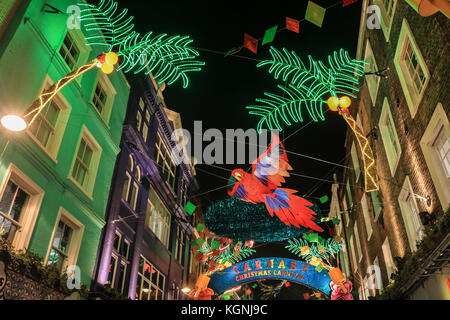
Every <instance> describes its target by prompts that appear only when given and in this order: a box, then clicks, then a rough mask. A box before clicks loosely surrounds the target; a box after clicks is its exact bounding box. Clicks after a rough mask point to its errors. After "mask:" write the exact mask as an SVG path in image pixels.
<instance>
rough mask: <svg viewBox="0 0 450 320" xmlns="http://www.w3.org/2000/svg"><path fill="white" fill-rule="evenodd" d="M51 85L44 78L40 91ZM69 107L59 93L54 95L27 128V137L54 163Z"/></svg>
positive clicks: (49, 81) (49, 80) (48, 80)
mask: <svg viewBox="0 0 450 320" xmlns="http://www.w3.org/2000/svg"><path fill="white" fill-rule="evenodd" d="M50 85H51V79H50V78H49V77H48V76H46V79H45V81H44V85H43V87H42V90H41V92H42V91H44V89H46V88H48V87H49V86H50ZM70 110H71V107H70V105H69V104H68V102H67V101H66V100H65V99H64V96H62V94H61V93H59V94H58V95H56V96H55V97H54V98H53V99H52V100H51V101H50V102H49V103H47V105H46V106H45V108H44V109H43V110H42V111H41V112H40V113H38V114H37V115H35V118H34V121H33V123H32V124H31V125H30V126H29V127H28V129H27V134H28V136H29V137H30V138H31V139H32V140H33V141H34V142H36V144H37V145H38V146H39V147H40V148H41V149H42V150H43V151H44V152H45V153H46V154H47V155H48V156H50V158H51V159H52V160H53V161H54V162H56V156H57V154H58V150H59V146H60V144H61V141H62V138H63V136H64V131H65V128H66V125H67V123H68V119H69V115H70Z"/></svg>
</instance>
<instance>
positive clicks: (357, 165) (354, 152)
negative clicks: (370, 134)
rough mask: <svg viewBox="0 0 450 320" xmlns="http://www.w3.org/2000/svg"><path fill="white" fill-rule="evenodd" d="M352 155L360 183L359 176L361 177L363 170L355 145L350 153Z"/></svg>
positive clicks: (353, 144)
mask: <svg viewBox="0 0 450 320" xmlns="http://www.w3.org/2000/svg"><path fill="white" fill-rule="evenodd" d="M350 153H351V155H352V161H353V168H354V169H355V175H356V181H358V179H359V176H360V175H361V169H360V167H359V159H358V152H357V151H356V146H355V143H354V142H353V143H352V149H351V151H350Z"/></svg>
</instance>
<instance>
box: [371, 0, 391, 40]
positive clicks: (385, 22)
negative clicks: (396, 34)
mask: <svg viewBox="0 0 450 320" xmlns="http://www.w3.org/2000/svg"><path fill="white" fill-rule="evenodd" d="M392 2H393V3H394V4H393V5H392V12H391V13H390V14H389V13H388V11H387V8H386V6H385V4H384V2H383V1H382V0H374V1H373V3H374V4H375V5H377V6H378V7H379V8H380V14H381V17H380V18H381V19H379V20H380V25H381V30H382V32H383V35H384V37H385V38H386V42H389V37H390V35H391V30H392V22H393V21H394V15H395V11H396V9H397V0H392Z"/></svg>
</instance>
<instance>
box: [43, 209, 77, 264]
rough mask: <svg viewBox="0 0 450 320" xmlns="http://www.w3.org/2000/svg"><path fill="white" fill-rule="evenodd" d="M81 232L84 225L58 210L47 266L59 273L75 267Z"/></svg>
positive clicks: (62, 210) (64, 211)
mask: <svg viewBox="0 0 450 320" xmlns="http://www.w3.org/2000/svg"><path fill="white" fill-rule="evenodd" d="M83 232H84V225H83V224H82V223H81V222H79V221H78V220H77V219H76V218H75V217H73V216H72V215H71V214H70V213H69V212H67V211H66V210H64V209H63V208H60V210H59V213H58V218H57V220H56V224H55V229H54V230H53V236H52V240H51V242H50V246H49V251H48V254H47V259H46V261H47V265H54V266H56V267H57V268H58V270H59V271H60V272H63V271H64V270H65V269H66V268H67V267H68V266H70V265H76V262H77V259H78V252H79V250H80V246H81V241H82V238H83Z"/></svg>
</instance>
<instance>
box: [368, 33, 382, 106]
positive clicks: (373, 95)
mask: <svg viewBox="0 0 450 320" xmlns="http://www.w3.org/2000/svg"><path fill="white" fill-rule="evenodd" d="M364 61H367V62H369V65H366V72H375V71H378V65H377V61H376V59H375V55H374V53H373V50H372V45H371V44H370V41H369V39H367V41H366V49H365V53H364ZM367 68H369V69H367ZM365 79H366V85H367V89H368V90H369V95H370V101H371V102H372V106H373V107H375V105H376V102H377V97H378V89H379V88H380V81H381V77H378V76H376V75H373V74H372V75H366V76H365Z"/></svg>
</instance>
